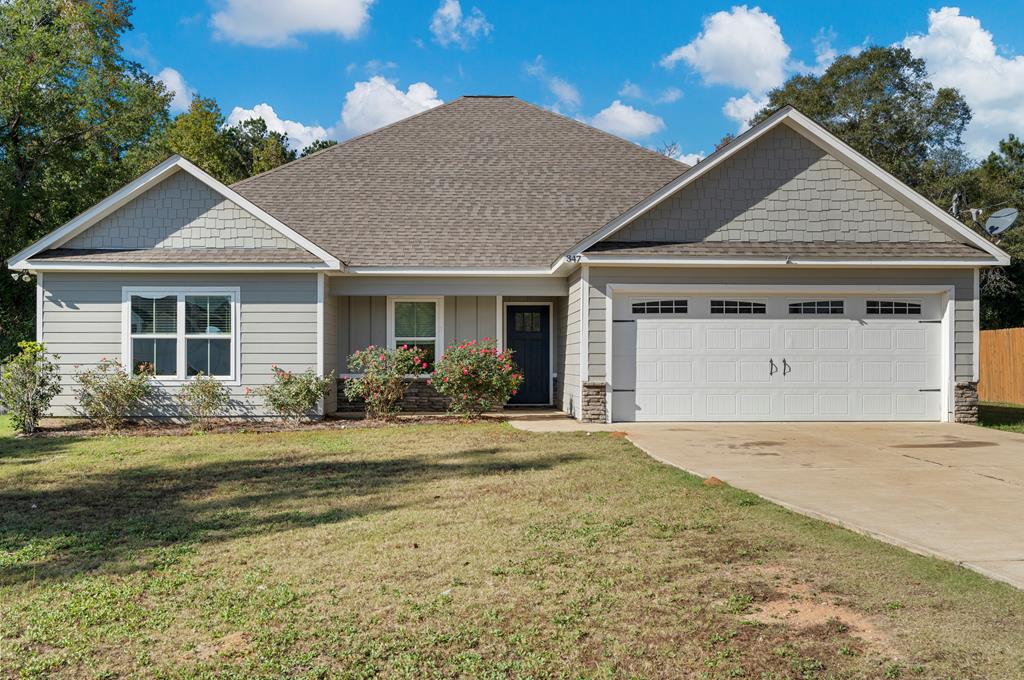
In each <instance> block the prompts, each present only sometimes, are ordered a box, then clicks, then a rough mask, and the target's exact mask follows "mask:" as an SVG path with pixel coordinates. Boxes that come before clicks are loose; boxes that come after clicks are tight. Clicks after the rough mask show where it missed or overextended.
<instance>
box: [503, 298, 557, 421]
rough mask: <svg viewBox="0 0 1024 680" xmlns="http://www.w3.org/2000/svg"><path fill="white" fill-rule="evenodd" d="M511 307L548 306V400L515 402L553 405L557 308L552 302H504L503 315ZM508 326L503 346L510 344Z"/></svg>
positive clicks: (504, 331)
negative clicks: (545, 401)
mask: <svg viewBox="0 0 1024 680" xmlns="http://www.w3.org/2000/svg"><path fill="white" fill-rule="evenodd" d="M509 307H547V308H548V373H550V375H549V376H548V401H547V403H546V404H515V406H553V405H554V403H555V375H556V372H555V329H554V324H555V308H554V305H553V304H552V303H550V302H506V303H504V304H503V309H502V315H503V316H506V317H507V316H508V308H509ZM506 335H507V328H505V329H504V330H503V335H502V336H501V337H502V346H503V347H504V346H506V345H507V344H508V338H507V337H505V336H506Z"/></svg>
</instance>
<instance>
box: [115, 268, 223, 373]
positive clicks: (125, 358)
mask: <svg viewBox="0 0 1024 680" xmlns="http://www.w3.org/2000/svg"><path fill="white" fill-rule="evenodd" d="M133 295H145V296H147V297H155V296H161V295H176V296H177V298H178V302H177V310H178V311H177V331H176V332H175V333H174V334H173V335H171V334H160V335H152V336H146V337H154V338H157V337H162V338H173V339H174V340H176V341H177V346H176V350H177V358H176V364H177V373H176V375H173V376H163V375H159V376H154V377H153V378H152V379H151V382H154V383H157V384H160V385H181V384H184V383H188V382H191V381H192V380H195V376H189V375H187V371H188V368H187V366H186V356H187V355H186V352H185V348H186V345H187V341H188V339H189V338H192V339H197V338H210V337H214V336H211V335H206V334H205V333H201V334H195V333H185V297H186V296H189V295H226V296H228V297H230V298H231V333H230V334H224V335H220V336H217V337H220V338H225V337H227V338H229V339H230V340H231V372H230V373H229V374H228V375H215V376H210V377H212V378H215V379H217V380H220V381H221V382H223V383H226V384H229V385H238V384H239V375H240V373H241V371H240V369H239V365H240V364H239V357H240V351H239V331H238V329H239V327H240V326H241V319H242V315H241V311H242V309H241V305H240V303H239V300H240V299H241V289H240V288H239V287H237V286H191V287H187V288H182V287H180V286H124V287H122V288H121V357H122V364H123V366H124V369H125V370H126V371H131V370H132V366H133V365H134V362H133V360H132V296H133Z"/></svg>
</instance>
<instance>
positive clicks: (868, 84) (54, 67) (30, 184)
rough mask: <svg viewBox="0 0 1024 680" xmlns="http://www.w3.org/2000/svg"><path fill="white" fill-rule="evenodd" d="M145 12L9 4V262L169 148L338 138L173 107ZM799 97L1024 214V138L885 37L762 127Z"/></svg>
mask: <svg viewBox="0 0 1024 680" xmlns="http://www.w3.org/2000/svg"><path fill="white" fill-rule="evenodd" d="M131 11H132V6H131V3H130V1H129V0H8V1H7V2H0V261H5V260H6V259H7V258H9V257H10V256H11V255H13V254H14V253H16V252H18V251H19V250H21V249H22V248H24V247H25V246H27V245H28V244H30V243H32V242H33V241H35V240H37V239H39V238H40V237H41V236H43V235H44V234H46V233H48V232H50V231H52V230H53V229H55V228H57V227H59V226H60V225H61V224H63V223H65V222H67V221H68V220H70V219H71V218H73V217H74V216H75V215H77V214H79V213H81V212H82V211H84V210H85V209H87V208H89V207H90V206H92V205H94V204H95V203H97V202H98V201H100V200H101V199H103V198H104V197H105V196H107V195H109V194H110V193H112V192H113V191H115V190H116V189H118V188H119V187H121V186H123V185H124V184H126V183H127V182H129V181H131V180H132V179H133V178H135V177H137V176H138V175H140V174H142V173H143V172H145V171H146V170H148V169H149V168H150V167H152V166H153V165H155V164H156V163H158V162H160V161H162V160H163V159H164V158H166V157H167V156H169V155H171V154H175V153H177V154H180V155H182V156H184V157H185V158H188V159H189V160H191V161H193V162H195V163H196V164H197V165H199V167H201V168H203V169H204V170H206V171H207V172H209V173H210V174H211V175H213V176H214V177H216V178H217V179H219V180H221V181H222V182H225V183H228V184H230V183H233V182H236V181H238V180H241V179H244V178H246V177H250V176H252V175H254V174H258V173H260V172H265V171H267V170H270V169H272V168H274V167H277V166H279V165H281V164H282V163H286V162H288V161H291V160H294V159H295V158H296V157H297V156H304V155H306V154H308V153H311V152H313V151H316V150H319V149H321V148H325V147H327V146H330V145H331V144H334V142H331V141H320V142H316V143H314V144H313V145H311V146H310V147H307V148H305V149H303V150H302V151H301V152H299V153H296V151H294V150H293V149H292V148H291V147H290V145H289V140H288V137H287V135H284V134H281V133H278V132H274V131H271V130H268V129H267V126H266V123H265V122H264V121H263V120H261V119H252V120H247V121H244V122H242V123H239V124H237V125H226V124H225V118H224V115H223V114H222V112H221V111H220V109H219V108H218V106H217V104H216V102H214V101H213V100H212V99H206V98H203V97H200V96H196V97H195V98H194V99H193V100H192V102H191V105H190V107H189V110H188V111H185V112H183V113H180V114H178V115H176V116H172V115H171V113H170V111H169V105H170V101H171V98H172V93H171V92H168V91H167V89H166V88H165V87H164V85H163V84H162V83H161V82H159V81H158V80H156V79H154V78H153V77H152V76H151V75H149V74H148V73H146V71H145V70H144V69H143V68H142V66H141V65H140V64H138V63H136V62H134V61H132V60H131V59H129V58H127V57H126V56H125V54H124V49H123V47H122V43H121V41H122V38H123V36H124V34H125V33H126V32H127V31H128V30H130V29H131V23H130V19H131ZM785 104H793V105H794V106H796V107H797V108H798V109H799V110H801V111H802V112H803V113H805V114H807V115H808V116H810V117H811V118H813V119H815V120H817V121H818V122H819V123H821V124H822V125H824V126H825V127H826V128H828V129H829V130H831V131H832V132H834V133H835V134H836V135H838V136H839V137H840V138H841V139H843V140H844V141H846V142H847V143H849V144H850V145H851V146H853V147H854V148H855V149H857V150H858V151H860V152H861V153H863V154H864V155H866V156H867V157H868V158H870V159H871V160H873V161H874V162H875V163H877V164H878V165H880V166H881V167H883V168H884V169H886V170H888V171H889V172H891V173H892V174H894V175H895V176H896V177H898V178H900V179H901V180H903V181H904V182H906V183H907V184H908V185H909V186H911V187H913V188H914V189H916V190H917V191H919V192H920V193H921V194H923V195H924V196H926V197H927V198H929V199H931V200H932V201H934V202H936V203H937V204H938V205H940V206H942V207H943V208H944V209H950V210H952V211H953V212H955V213H956V216H957V217H958V218H961V219H965V220H966V221H967V222H968V224H969V225H971V226H974V223H973V221H972V220H971V219H970V218H969V217H965V215H966V213H965V212H964V211H965V210H966V209H967V208H968V207H978V208H982V209H983V211H982V214H981V215H980V221H982V222H983V221H984V219H985V217H986V216H987V214H988V213H989V212H991V211H992V210H994V209H997V208H999V207H1004V206H1008V205H1012V206H1015V207H1018V208H1024V143H1022V142H1021V140H1020V139H1018V138H1017V137H1015V136H1013V135H1010V136H1008V137H1007V138H1006V139H1004V140H1003V141H1001V142H1000V143H999V146H998V148H997V149H995V150H993V151H992V153H991V154H990V155H989V156H988V157H987V158H985V159H984V160H982V161H980V162H976V161H974V160H973V159H971V158H970V157H969V156H968V154H967V153H966V152H965V150H964V144H963V134H964V131H965V129H966V127H967V125H968V123H969V122H970V120H971V110H970V107H969V106H968V105H967V102H966V101H965V100H964V98H963V96H962V95H961V94H960V93H959V92H958V91H957V90H956V89H953V88H939V89H936V88H935V87H933V85H932V84H931V83H930V82H929V81H928V78H927V69H926V65H925V63H924V62H923V61H922V60H920V59H915V58H914V57H913V55H911V54H910V52H909V51H907V50H905V49H901V48H883V47H874V48H870V49H866V50H864V51H863V52H861V53H860V54H858V55H855V56H852V55H847V56H842V57H840V58H838V59H837V60H836V61H835V62H833V63H832V65H831V66H830V67H829V68H828V70H826V71H825V72H824V73H823V74H821V75H798V76H795V77H793V78H791V79H790V80H789V81H787V82H786V83H785V84H783V85H782V86H781V87H779V88H778V89H776V90H774V91H772V92H770V93H769V104H768V106H767V107H766V108H765V109H764V110H763V111H761V112H760V113H758V114H757V116H755V118H754V120H753V121H752V122H755V123H756V122H757V121H759V120H762V119H763V118H765V117H766V116H768V115H770V114H771V112H772V111H774V110H776V109H777V108H779V107H780V106H783V105H785ZM724 141H728V138H726V140H723V142H724ZM1001 245H1002V246H1003V247H1004V248H1006V249H1007V250H1008V251H1009V252H1010V254H1011V255H1013V256H1014V257H1013V264H1012V265H1011V266H1010V267H1008V268H1007V269H1006V270H1004V271H1002V272H993V273H991V274H989V275H987V276H986V277H985V280H984V289H983V304H982V325H983V326H984V327H986V328H993V327H1005V326H1016V325H1024V304H1022V302H1024V268H1022V267H1021V264H1020V258H1019V256H1021V255H1024V231H1022V230H1020V229H1016V230H1011V231H1010V232H1008V233H1007V234H1006V235H1005V236H1004V238H1003V240H1002V242H1001ZM10 274H11V273H10V272H9V271H8V270H7V268H6V264H3V265H2V266H0V357H3V356H6V355H7V354H10V353H12V352H13V351H14V349H15V346H16V343H17V342H18V341H19V340H24V339H29V338H31V337H32V336H33V335H34V317H35V290H34V286H33V285H32V283H31V282H30V281H23V280H21V279H20V278H19V279H18V280H15V279H13V278H12V277H11V275H10Z"/></svg>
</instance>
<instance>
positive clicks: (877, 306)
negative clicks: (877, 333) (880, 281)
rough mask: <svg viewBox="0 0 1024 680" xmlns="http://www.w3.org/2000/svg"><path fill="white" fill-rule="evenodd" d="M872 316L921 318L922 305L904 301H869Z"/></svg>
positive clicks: (869, 312) (869, 310)
mask: <svg viewBox="0 0 1024 680" xmlns="http://www.w3.org/2000/svg"><path fill="white" fill-rule="evenodd" d="M867 311H868V314H870V315H872V316H921V303H919V302H903V301H902V300H868V310H867Z"/></svg>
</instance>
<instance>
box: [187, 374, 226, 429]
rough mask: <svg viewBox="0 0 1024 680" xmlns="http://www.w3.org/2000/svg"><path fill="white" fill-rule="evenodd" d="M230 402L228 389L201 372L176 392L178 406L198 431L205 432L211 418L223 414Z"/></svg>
mask: <svg viewBox="0 0 1024 680" xmlns="http://www.w3.org/2000/svg"><path fill="white" fill-rule="evenodd" d="M230 400H231V394H230V393H229V392H228V388H226V387H224V384H223V383H222V382H221V381H220V380H217V379H216V378H214V377H211V376H208V375H203V372H202V371H200V372H199V373H197V374H196V376H195V378H193V379H192V380H190V381H189V382H187V383H186V384H184V385H182V387H181V389H180V390H179V391H178V405H179V406H181V410H182V412H183V413H184V414H185V415H186V416H188V418H189V419H190V420H191V421H192V426H193V427H195V428H196V429H199V430H205V429H206V428H207V427H208V426H209V424H210V419H211V418H213V417H214V416H216V415H220V414H221V413H223V412H224V409H226V408H227V406H228V402H229V401H230Z"/></svg>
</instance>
